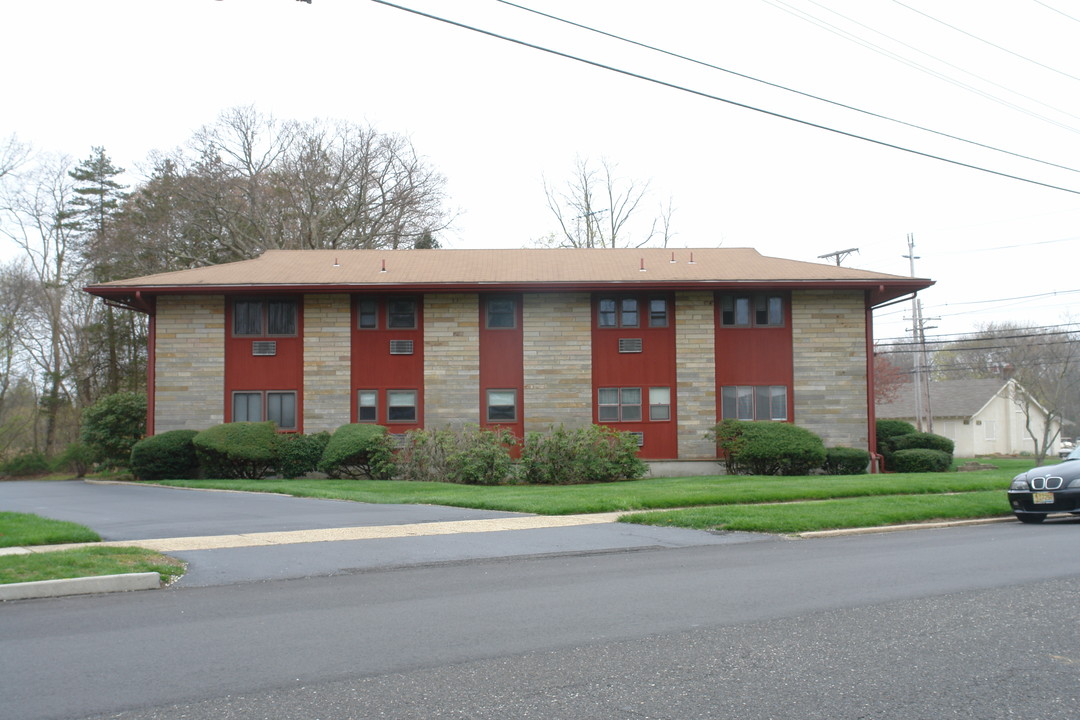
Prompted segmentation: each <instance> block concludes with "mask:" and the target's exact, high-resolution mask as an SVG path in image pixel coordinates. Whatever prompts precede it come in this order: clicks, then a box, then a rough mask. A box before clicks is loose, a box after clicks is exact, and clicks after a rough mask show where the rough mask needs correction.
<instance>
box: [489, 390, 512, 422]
mask: <svg viewBox="0 0 1080 720" xmlns="http://www.w3.org/2000/svg"><path fill="white" fill-rule="evenodd" d="M487 419H488V422H516V421H517V390H488V391H487Z"/></svg>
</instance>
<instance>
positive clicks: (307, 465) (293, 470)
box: [274, 432, 330, 479]
mask: <svg viewBox="0 0 1080 720" xmlns="http://www.w3.org/2000/svg"><path fill="white" fill-rule="evenodd" d="M275 441H276V443H277V447H275V448H274V456H275V457H276V462H275V465H274V469H275V470H276V471H277V474H278V475H280V476H281V477H282V478H285V479H290V478H291V479H295V478H302V477H304V476H305V475H307V474H308V473H312V472H315V471H316V470H317V469H318V467H319V462H320V461H321V460H322V456H323V451H325V450H326V446H327V444H328V443H329V442H330V433H328V432H319V433H314V434H312V435H304V434H303V433H283V434H279V435H278V436H277V437H276V438H275Z"/></svg>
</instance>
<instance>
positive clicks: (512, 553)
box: [0, 481, 770, 587]
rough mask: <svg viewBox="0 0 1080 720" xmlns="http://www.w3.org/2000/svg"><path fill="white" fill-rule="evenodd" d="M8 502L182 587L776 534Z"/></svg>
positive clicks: (86, 497) (376, 508)
mask: <svg viewBox="0 0 1080 720" xmlns="http://www.w3.org/2000/svg"><path fill="white" fill-rule="evenodd" d="M0 510H8V511H15V512H27V513H35V514H37V515H41V516H43V517H50V518H54V519H57V520H70V521H72V522H77V523H80V524H82V525H86V526H88V527H90V528H92V529H93V530H95V531H96V532H97V533H98V534H100V535H101V536H102V538H103V539H104V540H106V541H112V542H115V543H117V544H132V545H136V544H137V545H140V546H143V547H151V548H153V549H157V550H160V551H162V552H166V553H168V554H169V555H172V556H173V557H177V558H180V559H182V560H184V561H186V562H187V563H188V572H187V574H186V575H185V576H184V577H183V578H182V579H181V580H180V581H179V582H178V583H176V584H175V585H174V586H173V587H192V586H206V585H227V584H232V583H237V582H256V581H261V580H273V579H287V578H302V577H309V576H317V575H335V574H339V573H355V572H363V571H370V570H376V569H389V568H395V567H406V566H414V565H423V564H432V563H452V562H468V561H477V560H493V559H498V558H509V557H518V558H520V557H527V556H550V555H557V554H585V553H601V552H630V551H641V550H648V549H654V548H673V547H689V546H695V545H716V544H727V543H733V542H739V543H742V542H752V541H766V540H769V539H770V538H767V537H766V536H758V535H750V534H745V533H729V534H719V535H718V534H712V533H706V532H701V531H696V530H684V529H679V528H657V527H648V526H643V525H628V524H625V523H616V522H615V518H616V517H617V514H611V513H609V514H604V515H578V516H559V517H545V516H536V515H528V514H524V513H507V512H495V511H487V510H467V509H462V508H452V507H443V506H434V505H376V504H369V503H356V502H349V501H343V500H312V499H304V498H293V497H288V496H284V495H273V494H269V493H267V494H263V493H236V492H221V491H207V490H185V489H178V488H164V487H152V486H144V485H135V484H99V483H94V482H80V481H65V482H35V481H15V482H0Z"/></svg>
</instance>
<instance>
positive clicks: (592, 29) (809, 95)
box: [495, 0, 1080, 172]
mask: <svg viewBox="0 0 1080 720" xmlns="http://www.w3.org/2000/svg"><path fill="white" fill-rule="evenodd" d="M495 1H496V2H498V3H501V4H503V5H508V6H510V7H513V8H517V9H518V10H523V11H525V12H528V13H533V14H534V15H539V16H541V17H545V18H548V19H549V20H554V21H556V22H560V23H563V24H565V25H570V26H572V27H576V28H579V29H581V30H586V31H588V32H591V33H595V34H597V35H603V36H604V37H609V38H612V39H613V40H618V41H620V42H624V43H627V44H630V45H634V46H636V47H640V48H644V49H646V50H651V51H652V52H657V53H660V54H662V55H667V56H668V57H673V58H676V59H678V60H684V61H686V62H689V63H693V64H695V65H700V66H702V67H706V68H709V69H710V70H718V71H720V72H723V73H727V74H729V75H734V76H735V77H740V78H743V79H744V80H751V81H753V82H756V83H760V84H762V85H767V86H768V87H772V88H776V89H778V90H783V91H785V92H789V93H793V94H795V95H799V96H801V97H805V98H810V99H811V100H817V101H819V102H823V103H828V104H829V105H833V106H835V107H839V108H843V109H845V110H851V111H854V112H857V113H862V114H863V115H868V116H870V117H875V118H878V119H880V120H886V121H888V122H893V123H897V124H898V125H903V126H905V127H909V128H913V129H915V130H921V131H923V132H928V133H933V134H934V135H939V136H941V137H944V138H948V139H950V140H957V141H959V142H962V143H967V144H969V145H975V146H976V147H981V148H985V149H987V150H992V151H994V152H999V153H1003V154H1005V155H1011V156H1013V157H1016V158H1020V159H1022V160H1030V161H1032V162H1037V163H1040V164H1042V165H1048V166H1050V167H1056V168H1061V169H1062V170H1068V171H1070V172H1080V170H1078V169H1076V168H1072V167H1069V166H1067V165H1060V164H1058V163H1055V162H1051V161H1049V160H1040V159H1039V158H1035V157H1031V156H1029V155H1024V154H1021V153H1016V152H1012V151H1010V150H1004V149H1002V148H999V147H994V146H993V145H987V144H986V143H981V142H977V141H975V140H968V139H966V138H962V137H959V136H956V135H951V134H949V133H946V132H941V131H940V130H934V129H932V128H928V127H923V126H922V125H916V124H915V123H911V122H907V121H905V120H899V119H897V118H894V117H889V116H888V115H882V114H880V113H876V112H873V111H870V110H863V109H861V108H857V107H855V106H853V105H848V104H846V103H842V102H837V101H835V100H829V99H828V98H824V97H821V96H818V95H814V94H812V93H808V92H803V91H801V90H796V89H794V88H790V87H787V86H786V85H781V84H779V83H774V82H770V81H768V80H762V79H761V78H757V77H754V76H752V75H747V74H745V73H741V72H738V71H735V70H730V69H728V68H724V67H720V66H718V65H713V64H712V63H708V62H705V61H704V60H697V59H695V58H692V57H688V56H686V55H681V54H679V53H676V52H672V51H670V50H664V49H663V48H659V47H656V46H654V45H649V44H647V43H643V42H640V41H637V40H632V39H630V38H627V37H624V36H622V35H617V34H615V33H611V32H607V31H606V30H600V29H599V28H596V27H592V26H591V25H584V24H582V23H579V22H575V21H573V20H567V19H566V18H562V17H559V16H557V15H552V14H550V13H546V12H543V11H540V10H536V9H533V8H530V7H526V6H524V5H519V4H518V3H515V2H511V1H510V0H495ZM894 1H895V0H894Z"/></svg>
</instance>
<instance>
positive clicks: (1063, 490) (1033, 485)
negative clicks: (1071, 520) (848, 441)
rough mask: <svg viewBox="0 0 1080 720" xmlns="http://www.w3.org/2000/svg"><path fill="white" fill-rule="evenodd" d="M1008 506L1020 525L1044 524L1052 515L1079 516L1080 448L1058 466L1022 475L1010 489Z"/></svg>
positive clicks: (1044, 467) (1035, 469)
mask: <svg viewBox="0 0 1080 720" xmlns="http://www.w3.org/2000/svg"><path fill="white" fill-rule="evenodd" d="M1009 504H1010V505H1012V509H1013V513H1015V514H1016V517H1017V519H1018V520H1019V521H1020V522H1026V523H1041V522H1042V521H1043V520H1045V519H1046V516H1047V515H1049V514H1050V513H1073V514H1076V515H1080V447H1078V448H1076V449H1074V450H1073V451H1072V452H1071V453H1069V454H1068V455H1067V456H1066V457H1065V459H1064V460H1062V461H1061V462H1060V463H1059V464H1057V465H1043V466H1041V467H1037V468H1032V469H1031V470H1028V471H1027V472H1023V473H1020V474H1019V475H1017V476H1016V477H1014V478H1013V481H1012V485H1010V486H1009Z"/></svg>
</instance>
